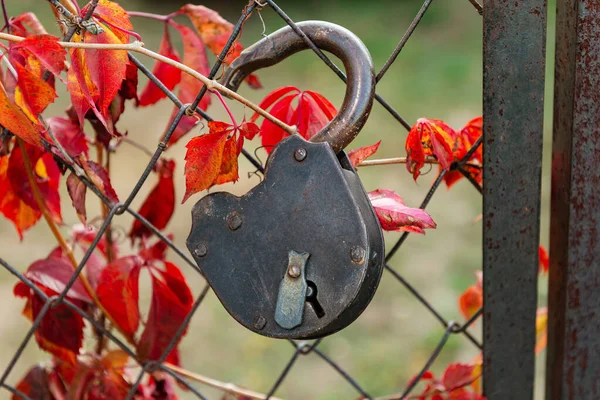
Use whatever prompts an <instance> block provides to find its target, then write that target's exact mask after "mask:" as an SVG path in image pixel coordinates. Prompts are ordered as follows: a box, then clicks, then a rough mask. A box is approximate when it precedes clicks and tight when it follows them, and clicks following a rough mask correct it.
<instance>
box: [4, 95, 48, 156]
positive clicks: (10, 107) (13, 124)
mask: <svg viewBox="0 0 600 400" xmlns="http://www.w3.org/2000/svg"><path fill="white" fill-rule="evenodd" d="M0 125H2V126H3V127H5V128H6V129H8V130H9V131H11V132H12V133H14V134H15V135H17V136H18V137H20V138H21V139H23V140H24V141H26V142H27V143H29V144H31V145H34V146H37V147H39V148H42V147H43V146H42V136H41V131H42V127H41V126H40V125H39V124H36V123H34V122H32V121H31V120H30V119H29V118H28V117H27V115H25V113H24V112H23V111H22V110H21V109H20V108H19V107H17V105H16V104H15V103H13V102H12V101H11V100H10V99H9V98H8V95H7V94H6V91H5V89H4V86H2V84H0Z"/></svg>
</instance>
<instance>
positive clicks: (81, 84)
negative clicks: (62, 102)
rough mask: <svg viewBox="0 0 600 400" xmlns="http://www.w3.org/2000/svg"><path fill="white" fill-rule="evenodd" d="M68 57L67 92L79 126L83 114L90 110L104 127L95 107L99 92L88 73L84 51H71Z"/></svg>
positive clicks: (100, 115) (102, 118) (104, 122)
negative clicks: (69, 66)
mask: <svg viewBox="0 0 600 400" xmlns="http://www.w3.org/2000/svg"><path fill="white" fill-rule="evenodd" d="M70 55H71V68H69V70H68V71H67V90H68V91H69V93H70V94H71V103H72V104H73V109H74V110H75V113H76V114H77V118H78V120H79V125H80V126H83V121H84V118H85V114H86V113H87V112H88V110H89V109H90V108H91V109H92V110H93V111H94V114H96V116H97V117H98V119H99V120H100V121H102V123H103V124H104V125H106V121H105V120H104V117H103V116H102V114H101V113H100V111H99V110H98V108H97V107H96V100H97V99H98V96H99V94H98V93H99V92H98V88H97V87H96V85H95V84H94V82H92V78H91V77H90V74H89V73H88V69H87V66H86V58H85V53H84V51H83V50H79V49H71V51H70Z"/></svg>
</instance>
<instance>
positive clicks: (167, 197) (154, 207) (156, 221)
mask: <svg viewBox="0 0 600 400" xmlns="http://www.w3.org/2000/svg"><path fill="white" fill-rule="evenodd" d="M159 165H160V167H159V169H158V171H157V172H158V175H159V178H158V182H157V184H156V186H154V188H153V189H152V191H151V192H150V194H149V195H148V197H147V198H146V200H144V202H143V203H142V206H141V207H140V210H139V213H140V215H141V216H142V217H144V218H146V219H147V220H148V221H149V222H150V223H151V224H152V225H154V226H155V227H156V228H157V229H159V230H162V229H164V228H165V226H167V223H168V222H169V220H170V219H171V216H172V215H173V211H174V210H175V185H174V184H173V171H174V169H175V162H174V161H173V160H163V162H161V163H160V164H159ZM151 234H152V232H151V231H150V229H148V228H147V227H146V226H145V225H144V224H142V223H141V222H140V221H139V220H138V219H137V218H136V219H134V221H133V225H132V227H131V230H130V231H129V236H130V237H131V239H132V240H133V239H135V238H146V237H148V236H150V235H151Z"/></svg>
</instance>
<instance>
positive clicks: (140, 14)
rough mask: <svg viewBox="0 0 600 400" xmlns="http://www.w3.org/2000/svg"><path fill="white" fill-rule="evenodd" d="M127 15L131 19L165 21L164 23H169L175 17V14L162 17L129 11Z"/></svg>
mask: <svg viewBox="0 0 600 400" xmlns="http://www.w3.org/2000/svg"><path fill="white" fill-rule="evenodd" d="M127 14H128V15H129V16H130V17H140V18H150V19H155V20H157V21H164V22H167V21H168V20H170V19H171V18H172V16H173V14H169V15H160V14H154V13H148V12H143V11H127Z"/></svg>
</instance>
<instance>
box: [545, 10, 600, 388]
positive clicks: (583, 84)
mask: <svg viewBox="0 0 600 400" xmlns="http://www.w3.org/2000/svg"><path fill="white" fill-rule="evenodd" d="M599 154H600V3H599V2H598V1H583V0H565V1H561V2H558V9H557V30H556V72H555V97H554V134H553V147H552V189H551V222H550V263H551V264H550V285H549V292H550V296H549V305H548V309H549V310H548V311H549V316H548V355H547V375H546V398H547V399H548V400H559V399H597V398H599V397H600V383H599V382H600V336H599V334H598V333H599V332H600V312H599V310H600V295H599V294H600V278H599V277H600V157H599V156H598V155H599Z"/></svg>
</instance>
